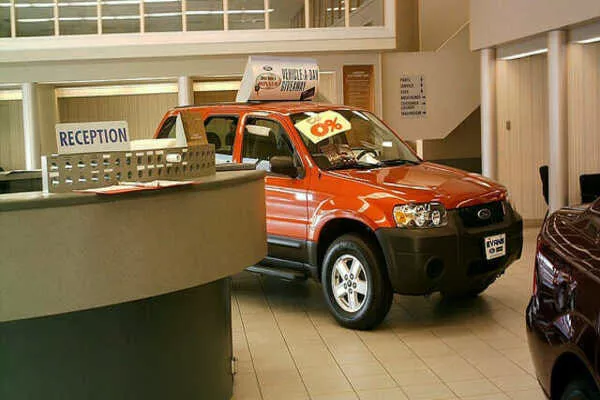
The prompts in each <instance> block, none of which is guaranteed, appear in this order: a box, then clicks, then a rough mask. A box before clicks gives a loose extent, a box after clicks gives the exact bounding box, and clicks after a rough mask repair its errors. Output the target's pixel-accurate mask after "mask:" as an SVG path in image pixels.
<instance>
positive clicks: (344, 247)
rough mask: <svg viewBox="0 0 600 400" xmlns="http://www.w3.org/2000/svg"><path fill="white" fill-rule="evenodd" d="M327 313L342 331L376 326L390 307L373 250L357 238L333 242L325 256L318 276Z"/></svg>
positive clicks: (387, 287)
mask: <svg viewBox="0 0 600 400" xmlns="http://www.w3.org/2000/svg"><path fill="white" fill-rule="evenodd" d="M321 282H322V284H323V292H324V294H325V299H326V300H327V305H328V306H329V310H330V311H331V313H332V314H333V316H334V317H335V319H336V320H337V321H338V323H339V324H340V325H342V326H345V327H346V328H351V329H361V330H367V329H372V328H374V327H375V326H377V325H378V324H379V323H381V321H383V319H384V318H385V316H386V315H387V313H388V311H389V310H390V307H391V305H392V299H393V291H392V287H391V285H390V282H389V280H388V278H387V275H386V273H385V264H384V262H383V260H382V257H381V256H380V255H379V252H378V251H377V250H376V248H375V246H374V245H373V244H372V243H370V242H369V241H368V240H365V239H363V238H361V237H360V236H357V235H344V236H341V237H339V238H338V239H336V240H335V241H334V242H333V243H332V244H331V246H329V249H327V253H326V254H325V260H324V262H323V271H322V273H321Z"/></svg>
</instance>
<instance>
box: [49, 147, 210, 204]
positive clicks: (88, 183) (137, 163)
mask: <svg viewBox="0 0 600 400" xmlns="http://www.w3.org/2000/svg"><path fill="white" fill-rule="evenodd" d="M215 173H216V169H215V146H214V145H213V144H202V145H196V146H188V147H173V148H163V149H152V150H135V151H111V152H100V153H79V154H52V155H50V156H43V157H42V186H43V190H44V192H46V193H64V192H70V191H72V190H83V189H91V188H100V187H105V186H111V185H117V184H118V183H119V182H132V181H134V182H150V181H154V180H185V179H194V178H198V177H201V176H207V175H214V174H215Z"/></svg>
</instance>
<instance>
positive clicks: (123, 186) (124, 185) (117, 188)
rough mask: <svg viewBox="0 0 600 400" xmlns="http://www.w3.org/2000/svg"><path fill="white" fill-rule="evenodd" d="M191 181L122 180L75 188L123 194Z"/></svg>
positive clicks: (181, 184) (99, 192) (109, 193)
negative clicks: (100, 185) (98, 186)
mask: <svg viewBox="0 0 600 400" xmlns="http://www.w3.org/2000/svg"><path fill="white" fill-rule="evenodd" d="M192 183H193V182H191V181H165V180H155V181H150V182H121V183H120V184H118V185H112V186H106V187H101V188H91V189H81V190H74V192H79V193H96V194H106V195H111V194H122V193H129V192H139V191H142V190H157V189H161V188H167V187H173V186H186V185H191V184H192Z"/></svg>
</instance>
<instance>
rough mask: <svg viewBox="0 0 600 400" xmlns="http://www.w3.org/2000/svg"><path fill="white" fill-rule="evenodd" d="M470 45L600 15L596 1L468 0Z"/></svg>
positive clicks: (514, 37) (505, 39) (522, 35)
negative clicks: (469, 0)
mask: <svg viewBox="0 0 600 400" xmlns="http://www.w3.org/2000/svg"><path fill="white" fill-rule="evenodd" d="M470 14H471V48H472V49H473V50H478V49H482V48H485V47H492V46H497V45H499V44H502V43H507V42H510V41H513V40H517V39H521V38H525V37H528V36H533V35H536V34H539V33H542V32H546V31H549V30H553V29H558V28H562V27H565V26H567V25H572V24H576V23H579V22H583V21H588V20H592V19H595V18H599V17H600V1H598V0H471V7H470Z"/></svg>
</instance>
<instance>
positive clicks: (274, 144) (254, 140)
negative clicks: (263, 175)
mask: <svg viewBox="0 0 600 400" xmlns="http://www.w3.org/2000/svg"><path fill="white" fill-rule="evenodd" d="M273 156H290V157H294V147H293V146H292V143H291V141H290V138H289V136H288V135H287V133H286V131H285V129H284V128H283V126H281V124H280V123H279V122H277V121H273V120H270V119H264V118H253V117H250V118H248V119H247V120H246V126H245V127H244V141H243V143H242V158H243V159H242V161H243V162H247V163H255V164H256V169H262V170H266V171H270V170H271V163H270V161H269V160H270V159H271V157H273Z"/></svg>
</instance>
